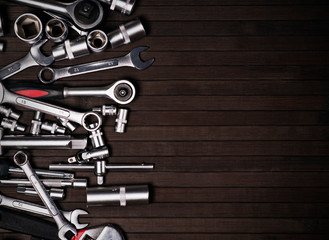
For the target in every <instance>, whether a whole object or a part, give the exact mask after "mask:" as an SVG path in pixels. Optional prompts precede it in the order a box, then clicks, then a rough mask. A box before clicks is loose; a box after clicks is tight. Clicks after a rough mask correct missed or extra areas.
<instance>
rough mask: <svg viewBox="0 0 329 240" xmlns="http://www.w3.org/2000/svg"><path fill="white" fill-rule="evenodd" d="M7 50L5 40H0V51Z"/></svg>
mask: <svg viewBox="0 0 329 240" xmlns="http://www.w3.org/2000/svg"><path fill="white" fill-rule="evenodd" d="M4 50H5V44H4V43H3V42H0V52H3V51H4Z"/></svg>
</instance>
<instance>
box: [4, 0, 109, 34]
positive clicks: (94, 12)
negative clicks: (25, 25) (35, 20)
mask: <svg viewBox="0 0 329 240" xmlns="http://www.w3.org/2000/svg"><path fill="white" fill-rule="evenodd" d="M7 1H8V2H14V3H18V4H22V5H26V6H29V7H33V8H39V9H42V10H45V11H49V12H55V13H58V14H59V15H61V16H63V17H66V18H69V19H71V20H72V21H73V22H74V23H75V24H76V25H77V26H78V27H79V28H82V29H91V28H94V27H96V26H97V25H98V24H99V23H100V22H101V21H102V19H103V16H104V10H103V7H102V5H101V4H100V3H99V2H98V1H96V0H76V1H74V2H71V3H62V2H58V1H54V0H42V1H40V0H7Z"/></svg>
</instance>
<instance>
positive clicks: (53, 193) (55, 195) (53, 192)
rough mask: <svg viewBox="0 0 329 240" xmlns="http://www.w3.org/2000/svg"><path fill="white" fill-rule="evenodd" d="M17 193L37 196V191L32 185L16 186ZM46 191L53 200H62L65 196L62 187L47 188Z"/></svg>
mask: <svg viewBox="0 0 329 240" xmlns="http://www.w3.org/2000/svg"><path fill="white" fill-rule="evenodd" d="M16 192H17V193H20V194H24V195H28V196H37V197H39V196H38V193H37V191H35V189H34V188H33V187H32V188H30V187H21V186H20V187H17V189H16ZM47 192H48V194H49V196H50V197H51V198H52V199H53V200H63V199H64V198H65V192H64V189H62V188H50V189H47Z"/></svg>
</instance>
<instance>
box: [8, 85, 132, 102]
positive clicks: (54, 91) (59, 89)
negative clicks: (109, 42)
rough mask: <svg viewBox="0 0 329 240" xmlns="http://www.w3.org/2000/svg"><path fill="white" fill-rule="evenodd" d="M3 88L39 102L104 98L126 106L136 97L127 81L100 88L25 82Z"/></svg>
mask: <svg viewBox="0 0 329 240" xmlns="http://www.w3.org/2000/svg"><path fill="white" fill-rule="evenodd" d="M5 86H6V87H7V88H8V90H10V91H11V92H14V93H16V94H19V95H22V96H26V97H29V98H34V99H40V100H43V99H62V98H67V97H106V98H110V99H112V100H113V101H115V102H116V103H118V104H128V103H130V102H131V101H132V100H133V99H134V98H135V95H136V89H135V86H134V85H133V84H132V83H131V82H130V81H128V80H119V81H116V82H114V83H113V84H111V85H107V86H101V87H65V86H61V85H49V86H45V85H40V84H36V83H32V82H25V81H19V82H18V81H17V82H16V81H8V82H6V83H5Z"/></svg>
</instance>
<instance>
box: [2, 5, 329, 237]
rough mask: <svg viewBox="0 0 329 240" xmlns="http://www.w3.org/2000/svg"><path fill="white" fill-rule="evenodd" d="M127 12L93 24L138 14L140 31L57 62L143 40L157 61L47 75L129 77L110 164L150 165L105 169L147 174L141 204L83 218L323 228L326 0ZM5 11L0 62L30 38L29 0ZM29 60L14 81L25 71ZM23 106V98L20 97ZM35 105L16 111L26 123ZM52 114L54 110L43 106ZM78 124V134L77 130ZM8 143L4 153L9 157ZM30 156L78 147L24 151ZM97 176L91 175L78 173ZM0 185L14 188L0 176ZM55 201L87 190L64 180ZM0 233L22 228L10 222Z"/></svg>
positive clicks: (44, 160)
mask: <svg viewBox="0 0 329 240" xmlns="http://www.w3.org/2000/svg"><path fill="white" fill-rule="evenodd" d="M137 2H138V3H137V5H136V8H135V11H134V12H133V15H132V16H130V17H127V16H123V15H120V14H119V13H113V12H112V13H108V16H107V18H106V22H105V23H104V25H103V26H102V29H104V30H106V31H109V30H111V29H114V28H115V27H117V26H118V24H120V23H124V22H127V21H128V20H130V19H133V18H135V17H137V16H139V17H141V19H142V21H143V22H144V23H145V25H146V28H147V30H148V36H147V37H146V38H144V39H142V40H140V41H138V42H136V43H134V44H131V45H128V46H124V47H121V48H118V49H114V50H112V49H109V50H108V51H107V52H105V53H101V54H93V55H90V56H89V57H87V58H81V59H77V60H74V61H63V62H58V63H56V66H67V65H72V64H76V63H83V62H88V61H93V60H98V59H104V58H110V57H115V56H121V55H124V54H126V53H127V52H128V51H130V50H131V49H132V48H133V47H136V46H140V45H146V46H149V47H150V50H149V51H148V52H146V53H144V54H143V58H145V59H147V58H151V57H155V58H156V61H155V63H154V65H153V66H152V67H151V68H149V69H147V70H145V71H137V70H134V69H129V68H124V69H116V70H112V71H106V72H98V73H94V74H89V75H83V76H80V77H74V78H70V79H63V80H62V81H58V82H57V84H66V85H69V86H103V85H107V84H110V83H112V82H114V81H115V80H118V79H124V78H126V79H130V80H132V81H134V83H135V84H136V86H138V97H137V99H136V100H135V101H134V102H133V103H131V104H129V105H128V106H127V107H128V108H129V109H130V115H129V123H128V128H127V133H125V134H116V133H114V118H109V117H107V118H106V120H105V126H104V128H103V130H104V132H105V135H106V141H107V143H108V144H109V146H110V148H111V151H112V157H111V158H110V159H109V161H110V162H112V163H141V162H146V163H154V164H155V166H156V167H155V170H154V171H149V172H134V171H131V172H112V173H108V174H107V176H106V185H115V184H141V183H143V184H150V186H152V192H151V203H150V204H149V205H143V206H128V207H125V208H123V207H93V208H88V211H89V212H90V214H89V215H88V216H87V217H84V218H83V219H82V221H83V222H90V225H91V226H96V225H99V224H105V223H115V224H118V225H119V226H120V227H121V228H122V229H123V230H124V231H125V233H126V237H127V239H129V240H167V239H175V240H192V239H193V240H196V239H200V240H218V239H229V240H241V239H250V240H265V239H266V240H286V239H289V240H290V239H303V240H306V239H310V240H311V239H312V240H316V239H321V240H323V239H328V238H329V203H328V201H329V181H328V180H329V173H328V170H329V158H328V155H329V142H328V140H329V128H328V122H329V114H328V93H329V82H328V76H329V65H328V63H329V62H328V59H329V54H328V53H329V52H328V51H329V14H328V10H329V8H328V7H329V5H328V1H324V0H318V1H306V0H285V1H281V0H243V1H242V0H230V1H229V0H202V1H196V0H137ZM1 10H5V11H7V12H8V14H7V18H6V19H5V22H6V25H7V26H8V27H9V29H8V32H7V34H6V36H5V37H4V38H2V39H1V40H5V41H6V42H7V50H6V52H4V53H0V58H1V67H2V66H5V65H6V64H9V63H11V62H13V61H14V60H16V59H18V58H20V57H22V56H24V55H25V53H26V52H27V51H28V49H29V46H28V45H26V44H24V43H22V42H21V41H19V40H18V39H17V38H16V37H15V35H14V33H13V22H14V20H15V19H16V18H17V17H18V16H19V15H20V14H22V13H24V12H34V13H40V12H39V11H37V10H34V9H31V8H27V7H21V6H18V5H15V4H8V3H7V2H6V1H1ZM38 70H39V68H31V69H28V70H26V71H24V72H23V73H20V74H17V75H15V76H14V77H12V78H11V79H16V80H20V79H23V80H31V81H37V80H36V74H37V72H38ZM57 103H59V104H61V105H63V106H66V107H70V108H72V109H76V110H83V111H86V110H90V109H91V108H92V107H93V106H100V105H102V104H113V102H112V101H111V100H107V99H103V98H82V99H81V98H71V99H67V100H65V101H57ZM21 110H23V109H21ZM32 116H33V112H31V111H26V110H24V113H23V119H22V121H23V122H25V123H29V122H30V120H31V119H32ZM48 118H49V119H52V118H51V117H48ZM77 133H82V134H84V133H85V132H84V131H83V130H82V129H79V130H78V131H77ZM14 153H15V151H7V153H6V155H5V156H6V157H11V156H12V155H13V154H14ZM29 153H30V154H31V156H32V159H33V160H32V161H33V164H34V166H36V167H44V168H46V167H47V166H48V164H49V163H58V162H65V161H66V159H67V157H69V156H71V155H73V154H74V153H75V151H64V150H63V151H52V150H49V151H36V150H32V151H29ZM77 175H78V176H79V177H85V176H86V177H89V179H90V181H89V182H90V185H91V186H95V185H96V181H95V177H94V175H93V174H92V173H83V172H81V173H78V174H77ZM0 191H1V193H3V194H6V195H9V196H14V197H20V198H23V199H27V200H31V201H38V199H37V198H33V197H22V196H21V195H17V194H15V188H13V187H6V186H1V187H0ZM67 195H68V196H67V198H66V199H65V201H63V202H62V203H60V204H59V205H60V207H61V208H62V209H65V210H72V209H74V208H78V207H79V208H84V209H86V199H85V198H86V194H85V191H84V190H77V189H68V191H67ZM0 238H1V239H18V240H21V239H22V240H23V239H29V238H27V237H25V236H24V235H20V234H13V233H10V232H8V231H1V232H0Z"/></svg>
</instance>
